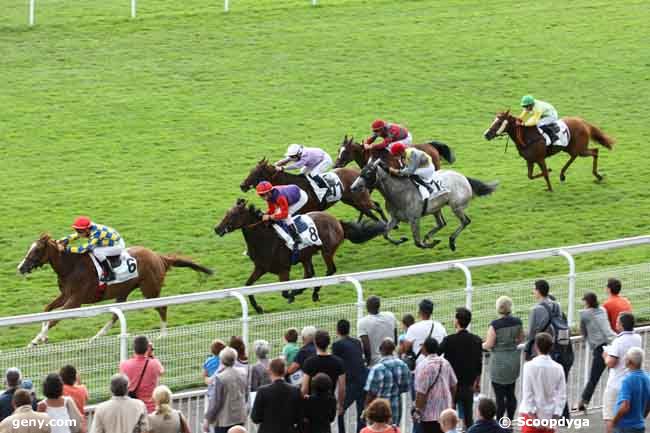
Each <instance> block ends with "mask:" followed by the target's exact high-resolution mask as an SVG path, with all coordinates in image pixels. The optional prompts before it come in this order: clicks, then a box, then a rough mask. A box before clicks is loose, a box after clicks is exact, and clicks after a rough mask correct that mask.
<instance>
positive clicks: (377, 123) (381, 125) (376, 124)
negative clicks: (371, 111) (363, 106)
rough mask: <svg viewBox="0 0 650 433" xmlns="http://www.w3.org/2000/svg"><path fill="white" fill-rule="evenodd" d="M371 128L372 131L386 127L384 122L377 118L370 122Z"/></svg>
mask: <svg viewBox="0 0 650 433" xmlns="http://www.w3.org/2000/svg"><path fill="white" fill-rule="evenodd" d="M371 126H372V130H373V131H381V130H382V129H384V128H385V127H386V122H385V121H384V120H381V119H377V120H375V121H374V122H372V125H371Z"/></svg>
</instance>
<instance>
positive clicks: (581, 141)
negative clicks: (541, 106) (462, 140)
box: [483, 110, 615, 191]
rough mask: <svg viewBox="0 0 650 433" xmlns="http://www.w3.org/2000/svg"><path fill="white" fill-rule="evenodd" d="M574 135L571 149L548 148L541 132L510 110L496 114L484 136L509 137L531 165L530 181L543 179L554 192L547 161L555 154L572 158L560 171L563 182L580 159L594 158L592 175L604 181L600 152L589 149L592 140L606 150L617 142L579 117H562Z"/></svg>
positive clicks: (570, 142) (567, 147)
mask: <svg viewBox="0 0 650 433" xmlns="http://www.w3.org/2000/svg"><path fill="white" fill-rule="evenodd" d="M562 120H563V121H564V123H566V125H567V127H568V128H569V132H570V134H571V139H570V140H569V145H568V146H566V147H564V146H547V145H546V140H545V139H544V136H543V135H542V134H541V133H540V132H539V130H538V129H537V126H524V125H522V124H521V121H519V119H517V118H516V117H514V116H513V115H512V114H510V110H508V111H505V112H501V113H499V114H497V117H496V119H494V122H492V125H490V127H489V128H488V130H487V131H485V133H484V134H483V135H484V137H485V138H486V139H487V140H492V139H493V138H495V137H499V136H502V135H504V134H507V135H508V136H509V137H510V138H511V139H512V141H513V142H514V143H515V145H516V146H517V151H518V152H519V155H521V157H522V158H524V159H525V160H526V162H527V164H528V179H537V178H538V177H544V179H545V180H546V185H547V190H548V191H553V187H551V181H550V180H549V178H548V174H549V172H550V171H551V169H549V168H547V167H546V161H545V159H546V158H548V157H549V156H553V155H555V154H556V153H558V152H560V151H563V152H566V153H568V154H569V160H568V161H567V162H566V164H564V167H562V170H561V171H560V181H562V182H564V181H565V180H566V171H567V169H568V168H569V166H570V165H571V164H572V163H573V161H574V160H575V159H576V158H577V157H578V156H591V157H592V158H593V168H592V173H593V175H594V177H596V180H597V181H599V182H600V181H601V180H602V179H603V177H602V176H601V175H600V174H599V173H598V149H597V148H592V149H590V148H589V147H588V146H589V140H590V139H593V140H595V141H596V142H598V143H600V144H601V145H602V146H604V147H606V148H607V149H610V150H611V149H612V145H613V144H614V142H615V141H614V139H613V138H611V137H608V136H607V135H605V134H604V133H603V132H602V131H601V130H600V129H598V128H597V127H596V126H594V125H591V124H590V123H588V122H587V121H585V120H583V119H581V118H579V117H563V118H562ZM535 164H537V165H538V166H539V168H540V170H541V172H540V173H538V174H535V175H534V174H533V169H534V165H535Z"/></svg>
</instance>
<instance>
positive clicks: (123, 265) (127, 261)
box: [89, 250, 138, 286]
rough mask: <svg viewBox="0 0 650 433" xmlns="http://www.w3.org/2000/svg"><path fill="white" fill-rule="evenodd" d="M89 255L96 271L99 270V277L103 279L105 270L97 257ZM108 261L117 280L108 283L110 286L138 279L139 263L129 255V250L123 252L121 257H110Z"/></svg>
mask: <svg viewBox="0 0 650 433" xmlns="http://www.w3.org/2000/svg"><path fill="white" fill-rule="evenodd" d="M89 254H90V258H91V259H92V261H93V264H94V265H95V269H96V270H97V277H98V278H101V276H102V274H103V273H104V270H103V269H102V267H101V265H100V264H99V262H98V261H97V258H96V257H95V255H94V254H93V253H92V252H91V253H89ZM108 260H109V261H110V263H111V267H112V268H113V272H114V273H115V279H114V280H111V281H109V282H108V285H109V286H110V285H113V284H119V283H123V282H125V281H129V280H132V279H133V278H137V277H138V262H137V261H136V259H135V257H133V256H132V255H131V254H129V252H128V250H122V254H121V255H119V256H112V257H108Z"/></svg>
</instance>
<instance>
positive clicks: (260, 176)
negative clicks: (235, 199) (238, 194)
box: [239, 158, 276, 192]
mask: <svg viewBox="0 0 650 433" xmlns="http://www.w3.org/2000/svg"><path fill="white" fill-rule="evenodd" d="M275 173H276V170H275V167H273V166H272V165H271V164H269V161H268V159H266V158H262V159H261V160H260V161H259V162H258V163H257V165H256V166H255V167H253V169H252V170H251V171H250V173H249V174H248V177H247V178H246V179H244V181H243V182H242V183H241V184H239V187H240V188H241V190H242V191H243V192H247V191H248V190H250V189H251V188H255V187H256V186H257V184H258V183H260V182H261V181H263V180H268V181H270V180H271V178H272V177H273V175H275Z"/></svg>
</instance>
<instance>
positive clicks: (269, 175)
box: [239, 158, 387, 221]
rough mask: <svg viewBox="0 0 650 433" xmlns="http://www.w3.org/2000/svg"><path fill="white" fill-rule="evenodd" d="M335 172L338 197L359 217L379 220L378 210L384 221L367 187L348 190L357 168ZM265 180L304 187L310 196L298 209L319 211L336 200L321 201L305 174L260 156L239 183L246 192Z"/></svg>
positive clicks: (355, 175) (357, 172)
mask: <svg viewBox="0 0 650 433" xmlns="http://www.w3.org/2000/svg"><path fill="white" fill-rule="evenodd" d="M334 172H335V173H336V175H337V176H338V177H339V179H340V180H341V186H342V195H341V201H342V202H343V203H345V204H347V205H350V206H352V207H354V208H355V209H357V210H358V211H359V212H360V214H359V221H360V220H361V217H362V216H363V215H365V216H367V217H369V218H371V219H373V220H375V221H378V220H379V218H377V216H375V214H374V213H373V211H374V212H377V213H378V214H379V215H380V218H381V219H382V220H383V221H386V220H387V218H386V214H384V211H383V210H382V208H381V205H380V204H379V203H377V202H376V201H373V200H371V199H370V194H369V193H368V191H359V192H352V191H351V190H350V185H352V183H353V182H354V181H355V179H356V178H357V177H359V171H358V170H355V169H352V168H340V169H337V170H334ZM263 180H266V181H269V182H271V183H272V184H273V185H297V186H299V187H300V188H301V189H302V190H304V191H305V192H306V193H307V195H308V196H309V201H307V203H306V204H305V205H304V206H303V207H302V209H300V211H299V213H301V214H303V213H307V212H313V211H322V210H325V209H327V208H329V207H331V206H333V205H334V204H335V203H336V202H325V203H323V202H321V201H320V200H318V198H317V197H316V194H315V193H314V191H313V189H312V187H311V184H310V183H309V180H307V178H306V177H305V176H302V175H296V174H291V173H287V172H285V171H284V170H278V169H276V168H275V166H274V165H272V164H269V162H268V160H267V159H266V158H264V159H262V160H261V161H259V162H258V163H257V165H256V166H255V167H253V169H252V170H251V171H250V173H249V174H248V177H246V179H244V181H243V182H242V183H241V184H240V185H239V187H240V188H241V190H242V191H243V192H247V191H248V190H250V189H251V188H254V187H255V186H256V185H257V184H258V183H260V182H261V181H263Z"/></svg>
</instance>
